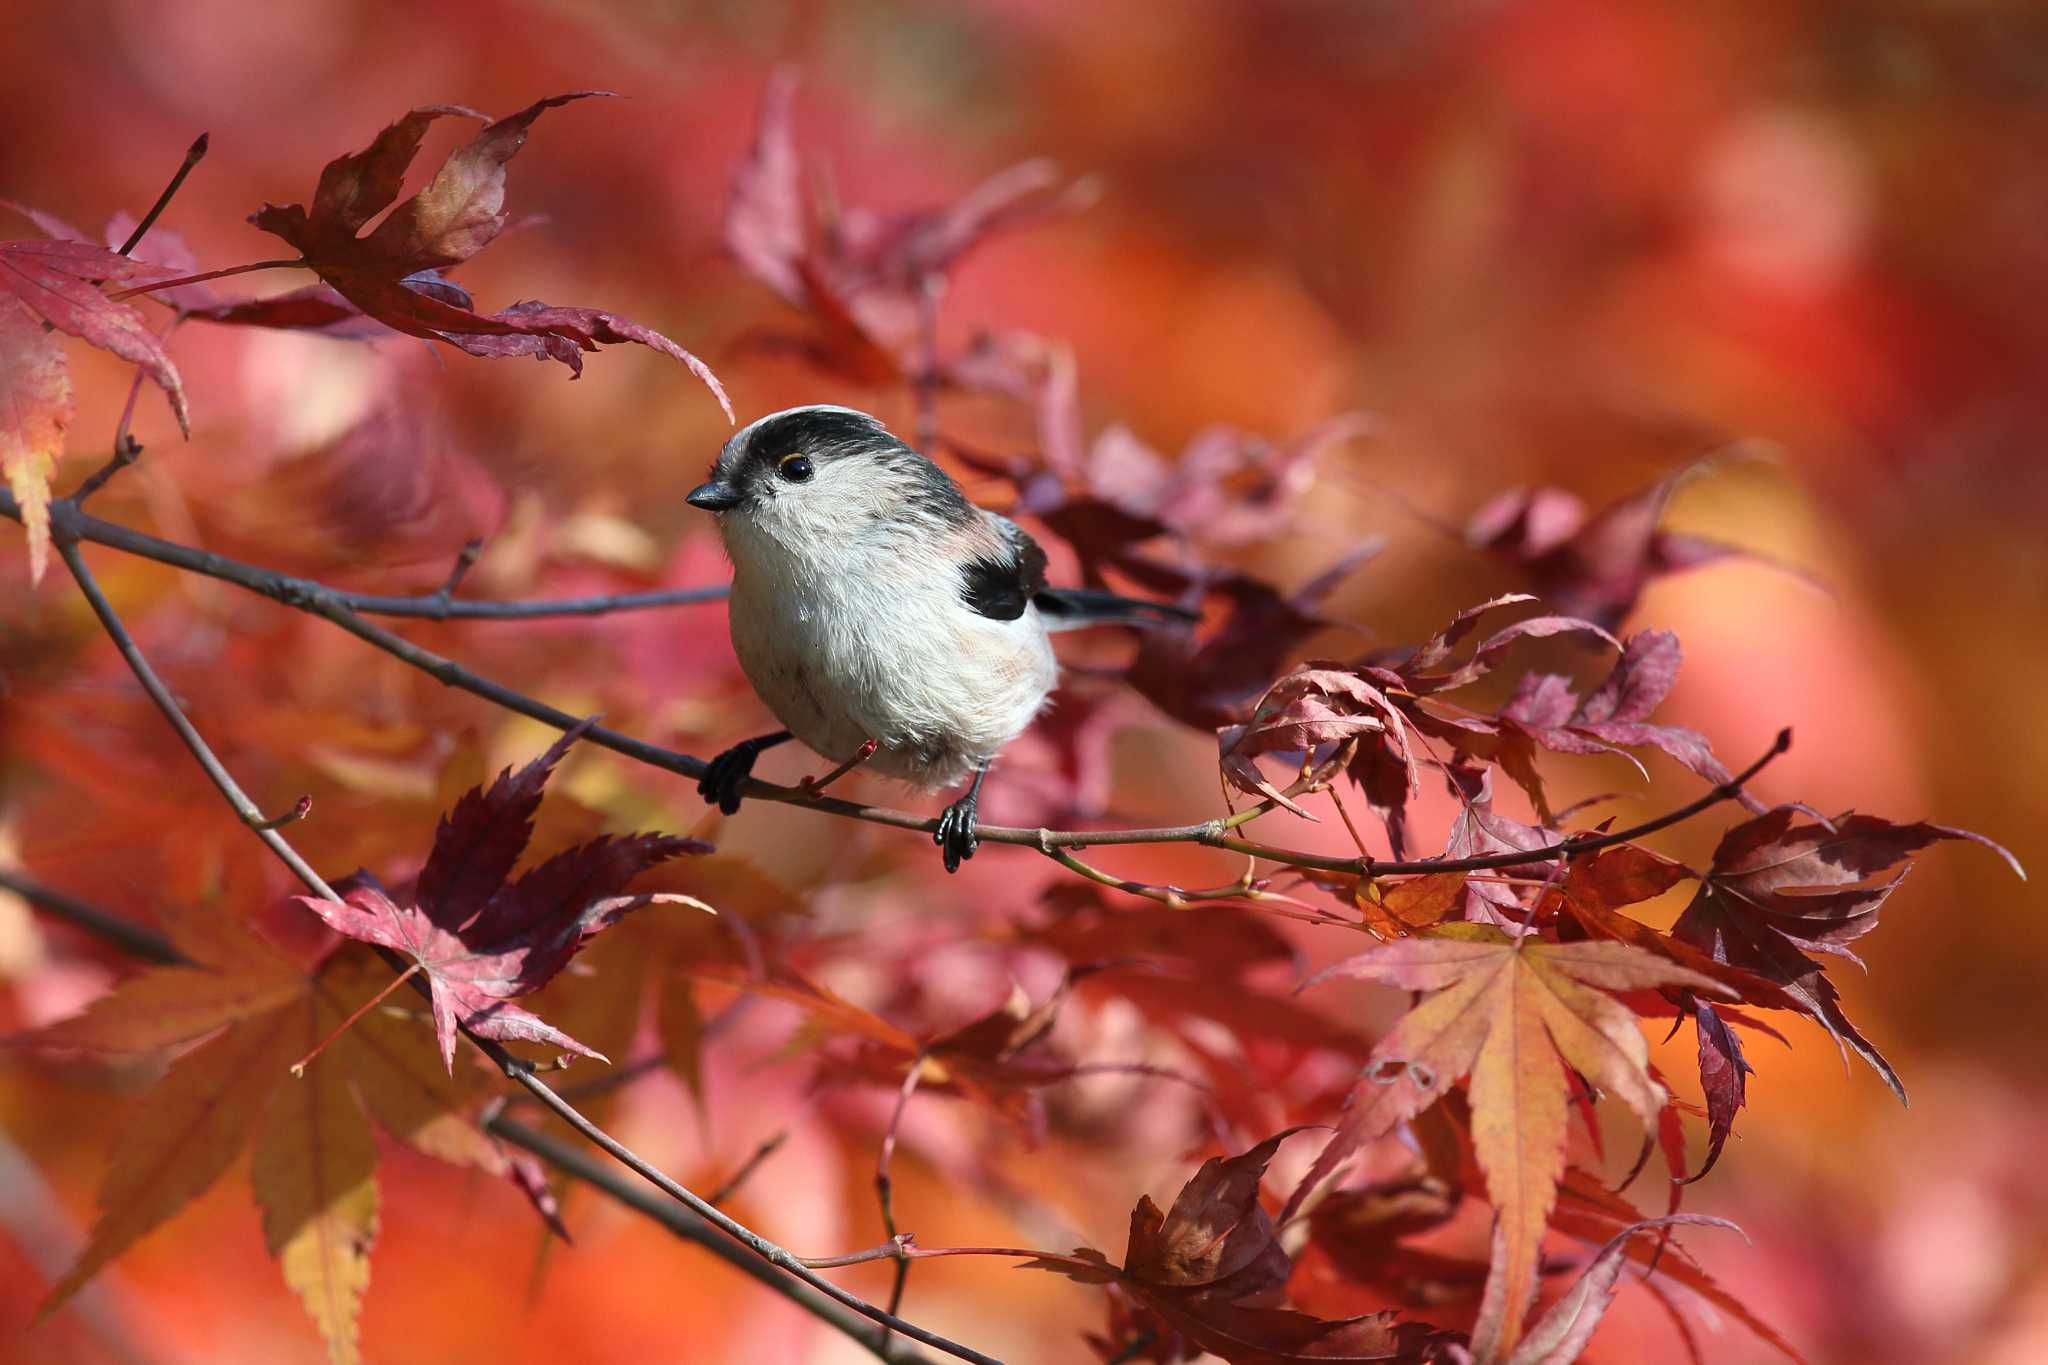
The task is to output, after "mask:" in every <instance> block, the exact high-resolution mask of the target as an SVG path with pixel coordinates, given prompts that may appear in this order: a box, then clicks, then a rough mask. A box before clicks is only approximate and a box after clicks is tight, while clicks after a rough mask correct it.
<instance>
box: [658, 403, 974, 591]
mask: <svg viewBox="0 0 2048 1365" xmlns="http://www.w3.org/2000/svg"><path fill="white" fill-rule="evenodd" d="M688 501H689V504H690V506H692V507H698V508H702V509H703V510H705V511H707V512H710V513H712V514H714V515H715V516H716V517H717V518H718V526H719V530H720V532H721V533H722V534H723V535H724V537H725V541H726V545H727V547H728V548H729V549H731V550H732V551H733V552H734V554H735V556H736V557H737V556H738V554H739V553H740V550H741V547H742V545H743V544H745V545H749V546H753V547H755V548H758V549H762V550H766V549H768V548H769V547H770V546H773V547H779V549H780V550H781V552H783V553H785V554H790V555H796V556H800V557H807V558H808V557H825V556H828V555H829V554H830V553H831V552H832V551H833V550H834V549H835V547H845V546H848V545H851V544H854V543H863V542H872V541H874V540H876V539H878V538H884V539H886V538H891V537H893V536H894V535H895V534H899V533H900V534H904V535H911V534H914V533H915V532H916V531H917V529H918V528H919V527H921V526H923V527H937V526H946V525H952V524H957V523H959V522H961V521H963V520H965V519H967V518H970V517H972V516H973V509H972V508H971V507H970V505H969V504H968V502H967V500H966V499H965V498H964V497H963V496H962V495H961V493H960V490H959V488H958V487H957V486H956V485H955V484H954V482H953V481H952V479H950V478H948V477H947V476H946V473H945V471H944V470H942V469H940V468H939V467H938V466H937V465H935V464H933V463H932V462H931V461H930V460H927V459H926V458H925V457H924V456H922V455H920V454H918V453H917V452H916V451H914V450H912V449H911V448H910V447H909V446H907V445H905V444H904V443H903V442H902V441H899V440H898V439H897V438H896V437H895V436H893V435H891V434H890V432H889V429H888V428H887V427H886V426H884V425H883V424H882V423H881V421H880V420H879V419H877V418H875V417H871V416H869V415H868V414H867V413H864V412H857V411H855V410H854V409H852V408H842V407H832V406H827V405H822V404H819V405H813V406H810V407H801V408H788V409H785V410H784V411H782V412H777V413H771V414H769V415H768V416H766V417H763V418H761V419H760V420H758V421H756V422H753V423H750V424H749V425H747V426H746V427H744V428H742V429H741V430H740V431H739V432H737V433H736V434H735V435H734V436H733V438H732V439H731V440H729V441H727V442H726V443H725V448H724V449H723V450H721V451H719V452H718V459H717V460H716V461H714V462H713V464H712V466H711V477H710V479H709V480H707V481H706V482H704V483H702V484H700V485H698V486H697V487H696V488H695V489H693V490H691V492H690V495H689V499H688Z"/></svg>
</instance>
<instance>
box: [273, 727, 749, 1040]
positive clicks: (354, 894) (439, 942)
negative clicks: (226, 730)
mask: <svg viewBox="0 0 2048 1365" xmlns="http://www.w3.org/2000/svg"><path fill="white" fill-rule="evenodd" d="M582 729H583V727H581V726H579V727H578V728H577V729H574V730H571V731H569V732H568V733H567V734H565V735H563V736H562V737H561V739H559V740H557V741H556V742H555V744H554V746H553V747H552V748H550V749H549V750H548V751H547V752H546V753H544V754H542V755H541V756H540V757H539V758H537V759H535V760H533V762H531V763H529V764H527V765H526V766H525V767H524V768H521V769H520V770H519V771H518V772H516V773H515V772H513V771H512V770H511V769H510V768H507V769H506V770H505V771H504V772H502V773H500V774H499V775H498V780H497V781H496V782H494V783H492V784H491V786H490V788H489V789H488V790H486V789H484V788H482V787H472V788H471V789H470V790H469V791H468V792H467V793H465V794H464V795H463V797H462V799H461V800H460V801H458V802H456V803H455V808H454V809H453V810H451V811H449V812H448V814H446V815H444V816H443V817H442V818H441V824H440V828H439V829H438V830H436V831H435V835H434V848H433V852H432V853H430V854H429V855H428V857H427V865H426V867H425V868H424V869H422V870H421V872H420V875H419V880H418V883H417V885H416V887H415V889H414V891H413V894H412V896H411V897H410V900H409V903H407V904H400V903H399V902H398V901H397V900H396V899H394V898H393V897H392V896H391V895H390V894H389V893H388V892H386V891H385V889H384V888H383V887H382V886H380V885H379V884H378V883H377V881H376V879H375V878H373V877H370V876H368V875H367V874H358V875H357V876H356V877H355V878H352V879H351V882H352V883H353V884H352V885H351V886H350V887H349V888H348V889H347V890H346V891H345V892H344V893H343V897H342V899H341V900H339V901H331V900H323V899H320V898H318V897H314V896H300V897H298V900H299V902H300V903H301V904H303V905H305V906H306V907H307V908H308V909H310V910H311V911H313V913H315V914H317V915H319V916H320V918H321V919H323V920H325V921H327V923H328V924H329V925H330V926H331V927H332V928H333V929H334V930H335V931H336V932H337V933H340V934H342V935H345V936H346V937H348V938H354V939H361V940H362V941H363V942H365V943H374V944H377V945H378V946H380V947H384V948H391V949H395V950H397V951H398V952H402V953H405V954H407V955H409V956H410V957H411V958H412V959H413V960H414V962H415V963H416V964H417V965H416V967H415V968H414V969H413V970H417V971H420V972H423V973H424V974H425V975H426V978H427V983H428V985H429V987H430V988H431V992H432V995H433V1012H434V1033H435V1036H436V1038H437V1039H438V1040H439V1041H440V1045H441V1059H442V1061H443V1062H445V1063H447V1065H448V1066H449V1067H450V1068H451V1069H452V1068H453V1067H454V1058H455V1034H456V1031H457V1030H458V1029H461V1028H467V1029H468V1030H469V1031H471V1032H472V1033H477V1034H481V1035H482V1036H484V1037H486V1038H497V1039H500V1040H504V1041H522V1042H533V1043H544V1044H548V1045H550V1046H554V1047H560V1048H566V1049H567V1050H569V1051H571V1052H577V1053H581V1054H583V1055H584V1056H586V1057H599V1058H600V1059H602V1054H600V1053H597V1052H595V1051H593V1050H591V1049H590V1048H587V1047H585V1046H584V1045H583V1044H581V1043H579V1042H577V1041H576V1040H575V1039H574V1038H571V1037H570V1036H569V1035H568V1034H566V1033H563V1032H562V1031H561V1030H559V1029H557V1028H555V1027H554V1026H552V1025H551V1024H549V1023H547V1022H546V1021H545V1020H542V1019H540V1018H538V1017H536V1016H534V1015H532V1014H529V1013H528V1012H527V1011H525V1010H523V1009H520V1008H519V1007H518V1006H516V1005H513V1004H511V1003H509V1002H510V1001H511V999H512V998H513V997H515V996H521V995H528V994H531V993H532V992H534V991H537V990H539V989H540V988H541V987H542V986H545V985H546V984H547V983H548V982H549V981H550V980H551V979H553V977H554V976H555V974H556V973H557V972H559V971H561V970H562V968H563V967H564V966H566V965H568V962H569V959H570V958H572V957H574V956H575V955H576V952H577V950H578V949H580V948H582V946H583V945H584V944H585V943H587V942H589V940H590V939H591V938H592V937H593V936H594V935H596V934H598V933H599V932H601V931H602V930H604V929H605V928H607V927H609V926H610V925H612V924H613V923H615V922H616V921H617V920H618V919H619V918H620V917H622V916H623V915H625V914H627V913H628V912H629V911H633V910H637V909H640V908H641V907H642V906H645V905H649V904H653V903H655V902H658V901H660V902H672V903H678V904H688V905H698V906H700V907H701V902H696V901H693V900H691V899H690V898H688V897H685V896H676V895H665V894H644V895H638V896H626V895H621V894H620V892H621V891H622V890H623V889H624V888H625V885H626V883H627V882H629V881H631V880H632V879H633V878H634V877H636V876H638V875H639V874H640V873H641V872H643V871H645V870H646V869H647V868H649V867H652V866H653V865H654V864H656V863H659V862H664V861H666V860H667V859H669V858H673V857H675V856H676V855H677V854H681V853H708V852H710V851H711V846H710V845H709V844H705V843H701V842H699V841H698V840H695V839H681V838H676V837H673V836H670V835H662V834H631V835H627V836H625V837H623V838H613V837H609V836H608V837H605V838H601V839H594V840H592V841H591V842H589V843H586V844H579V845H577V846H576V847H574V848H571V849H567V850H565V851H563V852H561V853H558V854H556V855H555V856H554V857H552V858H550V859H548V860H547V861H546V862H544V863H542V864H540V865H539V866H538V867H534V868H531V869H529V870H528V871H527V872H525V873H524V874H523V875H521V876H520V877H519V878H518V879H516V880H507V879H508V878H509V877H511V874H512V867H513V864H515V863H516V862H518V860H519V855H520V854H521V853H523V852H525V850H526V844H527V841H528V840H529V839H531V838H532V837H533V816H534V812H535V811H536V810H538V809H539V807H540V797H541V788H542V787H543V786H544V785H545V784H546V782H547V779H548V774H549V773H550V772H552V771H553V770H554V767H555V764H556V763H558V762H559V761H560V760H561V758H562V755H563V754H565V753H567V752H568V749H569V746H570V745H571V744H573V743H575V742H576V740H577V738H579V737H580V735H581V734H582Z"/></svg>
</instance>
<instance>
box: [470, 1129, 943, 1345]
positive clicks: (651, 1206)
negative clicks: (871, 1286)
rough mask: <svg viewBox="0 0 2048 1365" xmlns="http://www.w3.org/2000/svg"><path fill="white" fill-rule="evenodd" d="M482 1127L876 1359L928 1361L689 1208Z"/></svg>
mask: <svg viewBox="0 0 2048 1365" xmlns="http://www.w3.org/2000/svg"><path fill="white" fill-rule="evenodd" d="M485 1127H486V1131H488V1132H489V1133H490V1134H491V1135H492V1136H494V1137H497V1138H500V1139H502V1140H504V1141H506V1142H509V1143H511V1144H512V1145H513V1146H514V1147H521V1148H524V1149H525V1150H527V1151H529V1152H532V1153H533V1154H534V1155H535V1156H537V1157H540V1158H541V1159H542V1160H543V1161H546V1162H548V1163H549V1164H551V1165H553V1166H556V1167H558V1168H559V1169H561V1170H563V1171H565V1172H567V1173H568V1174H569V1175H572V1176H574V1177H576V1178H577V1179H578V1180H582V1181H584V1182H586V1183H588V1184H591V1185H594V1186H596V1187H597V1188H598V1189H600V1190H602V1191H604V1192H605V1193H606V1194H608V1195H610V1196H611V1197H612V1198H614V1199H616V1200H618V1201H619V1202H620V1203H621V1204H624V1205H626V1206H627V1207H628V1208H630V1209H633V1210H635V1211H636V1212H639V1213H643V1214H645V1215H647V1217H649V1218H652V1219H653V1220H654V1221H655V1222H657V1223H659V1224H661V1225H662V1226H663V1227H665V1228H667V1229H668V1230H669V1231H670V1232H672V1233H674V1234H675V1235H676V1236H678V1237H680V1238H682V1239H683V1240H684V1241H686V1242H694V1243H696V1244H697V1245H698V1246H701V1247H703V1248H704V1249H705V1250H706V1251H708V1252H710V1253H711V1254H712V1255H714V1256H716V1257H718V1258H719V1259H720V1260H722V1261H724V1262H725V1263H726V1264H727V1265H730V1266H731V1267H732V1268H733V1269H735V1270H737V1271H739V1272H740V1273H741V1274H743V1275H749V1276H752V1277H753V1278H754V1279H756V1280H759V1281H760V1282H761V1283H762V1284H764V1285H767V1286H768V1287H769V1288H771V1289H774V1290H776V1291H777V1292H778V1293H781V1294H784V1295H786V1296H788V1297H789V1298H791V1299H792V1300H794V1301H795V1302H796V1303H798V1304H799V1305H800V1306H802V1307H803V1308H804V1309H805V1311H807V1312H809V1313H810V1314H811V1315H812V1316H814V1317H816V1318H818V1319H819V1320H820V1321H821V1322H824V1323H826V1324H827V1325H829V1326H831V1327H835V1328H837V1329H838V1330H839V1331H841V1332H844V1333H845V1334H846V1335H847V1336H849V1337H851V1338H853V1339H854V1340H855V1341H857V1342H859V1343H860V1344H861V1345H862V1346H864V1347H866V1348H867V1349H868V1350H869V1351H870V1352H872V1353H873V1354H874V1355H875V1357H876V1358H877V1359H879V1360H884V1361H889V1362H892V1365H925V1363H926V1362H928V1361H929V1357H927V1356H926V1355H925V1354H924V1353H923V1352H922V1351H919V1350H917V1349H916V1348H915V1347H913V1346H912V1345H910V1343H908V1342H906V1341H894V1340H891V1339H890V1338H889V1337H888V1336H887V1335H886V1329H878V1328H876V1327H874V1326H872V1325H870V1324H869V1323H868V1321H867V1320H866V1319H865V1318H863V1317H861V1316H860V1315H859V1314H857V1313H853V1312H850V1311H849V1310H847V1309H845V1308H842V1307H840V1306H839V1305H838V1304H836V1303H834V1302H832V1301H831V1300H829V1299H827V1298H826V1297H825V1296H824V1295H822V1294H818V1293H814V1292H813V1291H811V1290H810V1289H808V1288H805V1287H803V1286H800V1285H791V1284H789V1283H788V1282H787V1281H785V1280H783V1279H782V1277H781V1276H779V1275H777V1274H776V1273H775V1272H774V1271H772V1270H770V1269H769V1268H768V1267H767V1266H765V1265H763V1264H762V1263H761V1262H760V1261H759V1260H756V1259H755V1258H754V1257H752V1256H749V1255H747V1254H746V1253H745V1252H744V1251H741V1250H740V1249H739V1248H738V1247H735V1246H734V1245H733V1244H732V1243H731V1242H730V1241H728V1240H727V1239H726V1238H725V1237H724V1236H722V1235H721V1234H719V1233H718V1232H716V1231H714V1230H713V1229H712V1228H711V1226H710V1225H709V1224H707V1223H706V1222H705V1221H704V1220H703V1219H701V1218H699V1217H697V1216H696V1215H695V1214H693V1213H691V1212H690V1211H689V1210H688V1209H685V1208H682V1207H680V1206H678V1205H676V1204H674V1203H672V1202H670V1201H669V1200H666V1199H662V1198H659V1197H658V1196H656V1195H654V1194H652V1193H650V1192H649V1191H647V1190H645V1189H643V1188H641V1187H640V1186H638V1185H635V1184H632V1183H630V1182H628V1181H625V1180H621V1179H620V1178H619V1176H618V1174H617V1173H616V1172H614V1171H612V1170H611V1169H609V1168H608V1167H606V1166H605V1165H604V1164H603V1163H602V1162H599V1161H595V1160H593V1159H592V1158H591V1157H590V1155H589V1154H588V1153H586V1152H584V1151H582V1150H581V1149H579V1148H576V1147H572V1146H570V1145H569V1144H568V1143H566V1142H563V1141H562V1140H560V1139H559V1138H556V1137H554V1136H552V1135H551V1134H548V1133H543V1132H540V1131H539V1130H537V1129H533V1128H528V1127H527V1126H526V1125H524V1124H522V1123H519V1122H518V1121H516V1120H514V1119H508V1118H505V1117H504V1116H503V1115H500V1116H498V1117H496V1118H493V1119H492V1120H490V1122H489V1123H488V1124H487V1125H486V1126H485Z"/></svg>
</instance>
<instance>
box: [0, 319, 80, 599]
mask: <svg viewBox="0 0 2048 1365" xmlns="http://www.w3.org/2000/svg"><path fill="white" fill-rule="evenodd" d="M71 411H72V407H71V372H70V370H69V368H68V367H67V366H66V363H65V359H64V348H63V347H62V346H60V345H59V344H58V343H57V339H56V338H55V337H54V336H51V335H50V334H49V333H48V332H47V331H45V330H44V329H43V325H42V324H41V323H39V322H37V321H36V320H35V319H34V318H33V317H31V316H30V315H29V312H28V310H27V309H26V308H24V307H22V306H21V305H20V304H19V303H16V302H15V301H14V300H12V299H4V300H0V473H4V474H5V475H6V476H7V486H8V488H9V489H10V490H11V491H12V492H13V494H14V498H15V501H16V502H18V503H20V504H21V524H22V527H23V529H25V530H26V531H27V532H28V569H29V578H30V580H31V581H32V582H36V583H40V582H42V581H43V571H44V570H45V569H47V568H48V567H49V564H50V480H51V479H52V478H53V477H55V476H56V473H57V457H58V456H59V455H61V454H63V453H64V428H65V427H67V426H69V425H70V424H71Z"/></svg>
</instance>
